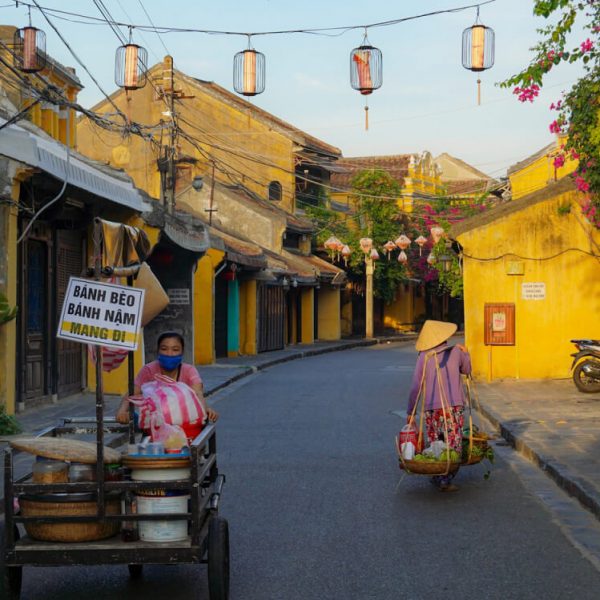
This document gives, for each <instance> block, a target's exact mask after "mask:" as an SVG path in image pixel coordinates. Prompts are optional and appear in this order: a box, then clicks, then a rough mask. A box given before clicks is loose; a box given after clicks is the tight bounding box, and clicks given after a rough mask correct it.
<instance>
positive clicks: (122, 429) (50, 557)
mask: <svg viewBox="0 0 600 600" xmlns="http://www.w3.org/2000/svg"><path fill="white" fill-rule="evenodd" d="M98 221H99V220H98ZM100 226H101V223H100V222H97V223H96V229H95V234H97V232H98V230H99V227H100ZM95 242H96V249H97V250H98V247H99V245H100V237H98V236H96V235H95ZM96 256H99V252H96ZM142 260H143V258H142ZM140 262H141V261H140ZM100 268H101V267H100V265H98V264H97V265H96V268H95V276H96V279H98V278H99V277H98V273H99V271H100ZM125 268H126V269H130V267H129V266H126V267H125ZM117 269H118V267H117V268H115V269H112V271H113V272H115V271H117ZM117 273H118V271H117ZM120 274H126V275H127V276H128V283H129V285H131V279H132V276H131V275H130V271H123V272H122V273H120ZM128 366H129V392H130V394H131V393H132V392H133V352H129V365H128ZM96 381H97V385H96V415H95V418H94V419H83V418H72V419H64V421H63V423H61V424H60V425H59V426H56V427H51V428H49V429H47V430H45V431H43V432H41V433H40V434H39V437H43V438H53V439H58V440H60V439H64V440H67V439H73V438H76V437H79V436H87V437H89V436H94V437H95V442H96V458H95V472H96V477H95V479H96V480H95V481H86V482H76V483H72V482H70V483H38V482H33V481H32V476H31V473H29V474H26V475H24V476H21V477H17V476H16V475H15V472H16V469H15V463H16V462H17V459H18V455H19V454H20V451H19V450H16V449H14V448H11V447H7V448H6V449H5V450H4V460H3V465H4V523H3V524H2V523H0V527H2V528H3V531H0V597H1V598H6V599H7V600H17V599H18V598H19V597H20V593H21V580H22V572H23V568H24V567H29V566H52V565H65V566H66V565H70V566H75V565H115V564H124V565H128V568H129V573H130V575H131V577H132V578H136V577H139V576H140V575H141V572H142V569H143V566H144V565H149V564H183V563H189V564H196V563H205V564H207V565H208V587H209V595H210V600H227V598H228V597H229V530H228V523H227V521H226V520H225V519H224V518H222V517H220V516H219V515H218V508H219V498H220V495H221V491H222V488H223V484H224V482H225V477H224V475H222V474H220V473H219V471H218V468H217V456H216V431H215V425H214V424H208V425H207V426H206V427H205V428H204V429H203V430H202V431H201V433H200V434H199V435H198V436H197V437H196V438H195V439H194V440H193V441H192V442H191V445H190V451H189V460H188V462H187V466H188V468H189V473H190V476H189V477H186V478H183V479H178V480H173V479H170V480H162V479H156V480H153V481H140V480H128V479H127V478H124V479H122V480H113V479H112V478H110V477H107V476H106V475H105V473H106V470H105V456H104V454H105V451H106V450H105V446H111V447H113V448H119V447H121V446H124V445H126V444H128V443H129V444H131V443H134V442H135V433H134V429H133V424H132V420H131V422H130V424H129V425H120V424H117V423H116V422H115V420H114V419H112V418H111V419H105V417H104V401H103V389H102V367H101V352H97V356H96ZM130 414H131V416H132V415H133V410H131V413H130ZM125 447H126V446H125ZM186 472H187V471H186ZM160 489H162V490H169V491H174V493H177V492H181V493H182V494H185V495H186V496H187V495H189V503H188V504H187V511H185V512H183V511H182V512H177V513H167V514H165V513H160V514H139V513H134V512H132V511H131V503H130V502H129V501H128V500H130V499H131V498H132V497H134V496H135V495H136V494H144V492H146V493H151V491H152V490H154V491H156V490H160ZM86 493H87V494H90V495H91V496H90V497H91V498H93V501H94V502H95V504H96V506H95V508H96V510H95V511H94V514H86V515H81V514H60V515H45V516H24V515H23V514H22V511H20V510H19V499H23V498H26V497H29V498H31V497H34V498H35V497H39V496H40V495H52V494H61V495H67V494H74V495H77V494H79V495H80V497H81V495H82V494H86ZM115 497H118V499H119V500H120V501H119V502H117V505H118V506H119V505H120V508H118V509H117V510H113V509H114V505H115V502H114V498H115ZM109 504H110V505H111V508H110V510H109ZM182 520H185V521H187V537H185V539H182V540H179V541H166V542H164V541H160V542H156V541H152V542H150V541H141V540H135V536H131V537H128V536H126V535H124V531H123V529H124V525H125V524H127V525H128V526H132V524H135V523H141V522H142V521H144V522H146V523H148V522H151V521H161V522H166V521H167V522H176V521H178V522H179V523H181V521H182ZM59 523H70V524H78V523H96V524H113V529H114V531H115V535H113V536H112V537H108V538H106V539H101V540H96V541H91V542H77V541H68V542H56V541H40V540H39V539H34V537H32V536H31V535H28V534H27V533H26V528H29V529H31V527H30V526H31V525H47V524H59ZM132 529H134V530H135V527H132ZM184 535H185V533H184ZM132 538H133V539H132ZM2 592H3V593H2ZM40 598H42V596H40Z"/></svg>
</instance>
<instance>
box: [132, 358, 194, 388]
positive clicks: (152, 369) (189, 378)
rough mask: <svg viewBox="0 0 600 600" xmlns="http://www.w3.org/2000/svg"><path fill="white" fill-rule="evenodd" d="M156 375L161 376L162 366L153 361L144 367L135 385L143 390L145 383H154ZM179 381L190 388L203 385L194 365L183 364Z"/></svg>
mask: <svg viewBox="0 0 600 600" xmlns="http://www.w3.org/2000/svg"><path fill="white" fill-rule="evenodd" d="M155 375H160V364H159V363H158V361H157V360H153V361H152V362H151V363H148V364H147V365H144V366H143V367H142V368H141V369H140V372H139V373H138V374H137V377H136V378H135V382H134V383H135V385H136V386H137V387H139V388H141V387H142V385H144V383H149V382H151V381H154V376H155ZM178 381H181V382H182V383H186V384H187V385H189V386H190V387H191V386H193V385H196V384H197V383H202V379H201V378H200V375H198V371H196V369H195V367H194V366H193V365H189V364H187V363H181V370H180V371H179V379H178Z"/></svg>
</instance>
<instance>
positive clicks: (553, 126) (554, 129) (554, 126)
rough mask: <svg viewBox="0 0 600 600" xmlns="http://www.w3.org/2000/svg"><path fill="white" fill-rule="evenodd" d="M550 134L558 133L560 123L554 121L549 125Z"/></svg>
mask: <svg viewBox="0 0 600 600" xmlns="http://www.w3.org/2000/svg"><path fill="white" fill-rule="evenodd" d="M549 129H550V133H560V123H559V122H558V121H557V120H556V119H555V120H554V121H552V123H550V127H549Z"/></svg>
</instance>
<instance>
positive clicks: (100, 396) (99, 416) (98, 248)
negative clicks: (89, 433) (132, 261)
mask: <svg viewBox="0 0 600 600" xmlns="http://www.w3.org/2000/svg"><path fill="white" fill-rule="evenodd" d="M101 239H102V224H101V222H100V219H98V218H96V219H95V220H94V279H95V280H96V281H99V280H100V274H101V269H102V244H101ZM103 403H104V389H103V385H102V347H101V346H99V345H97V346H96V461H97V462H96V480H97V487H96V489H97V492H98V498H97V508H98V517H100V518H102V517H104V406H103Z"/></svg>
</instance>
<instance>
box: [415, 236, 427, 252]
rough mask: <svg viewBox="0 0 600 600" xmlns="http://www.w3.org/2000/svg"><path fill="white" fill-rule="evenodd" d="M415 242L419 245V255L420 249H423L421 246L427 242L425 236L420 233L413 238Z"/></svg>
mask: <svg viewBox="0 0 600 600" xmlns="http://www.w3.org/2000/svg"><path fill="white" fill-rule="evenodd" d="M415 243H416V244H418V245H419V256H421V251H422V250H423V246H424V245H425V244H426V243H427V238H425V237H423V236H422V235H420V236H419V237H418V238H417V239H416V240H415Z"/></svg>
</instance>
